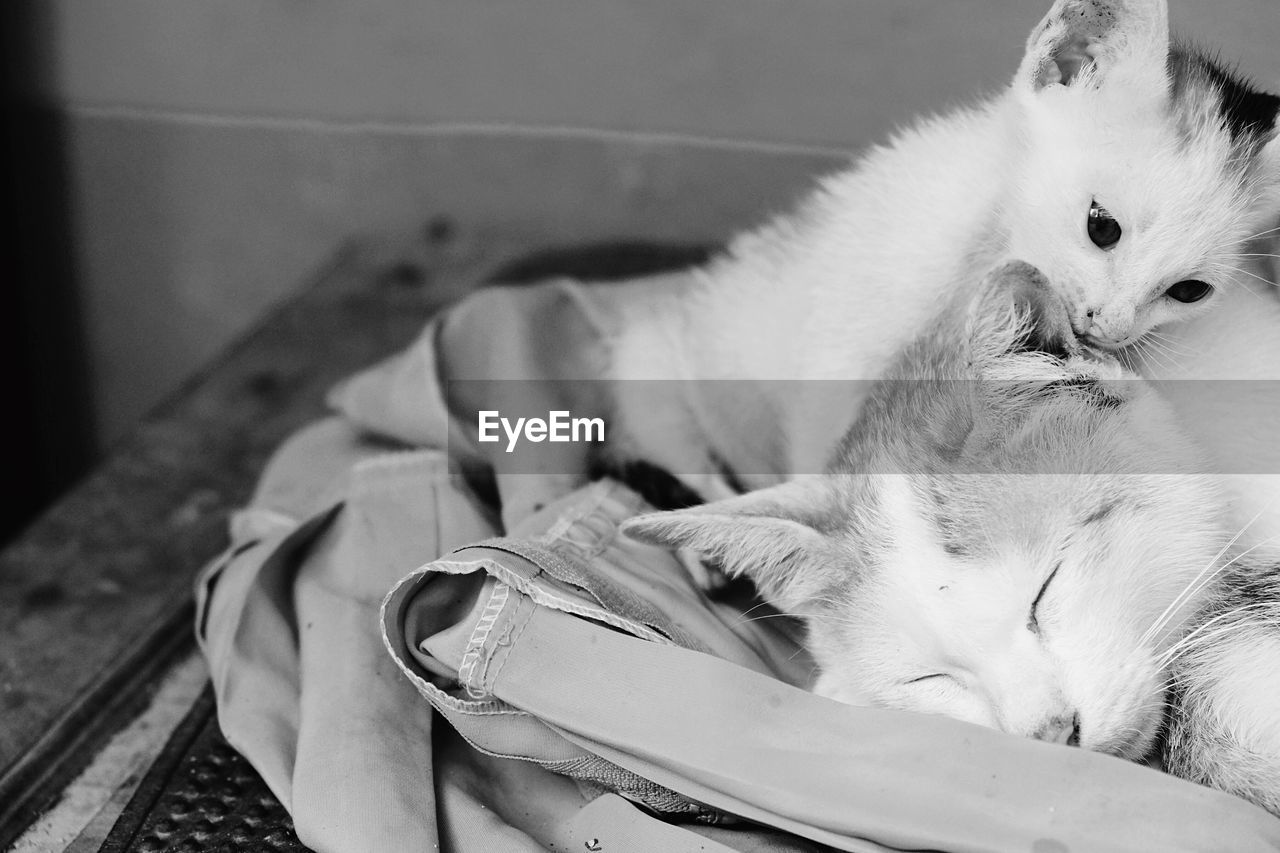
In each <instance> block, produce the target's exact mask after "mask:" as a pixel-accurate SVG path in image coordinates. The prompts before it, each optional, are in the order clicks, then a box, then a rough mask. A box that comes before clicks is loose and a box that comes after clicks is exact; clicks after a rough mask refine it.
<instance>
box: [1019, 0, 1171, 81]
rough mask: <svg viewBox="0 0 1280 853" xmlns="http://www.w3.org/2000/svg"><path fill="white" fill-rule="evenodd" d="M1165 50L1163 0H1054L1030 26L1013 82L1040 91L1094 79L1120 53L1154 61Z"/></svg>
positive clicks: (1166, 28)
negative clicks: (1025, 48) (1080, 80)
mask: <svg viewBox="0 0 1280 853" xmlns="http://www.w3.org/2000/svg"><path fill="white" fill-rule="evenodd" d="M1168 53H1169V7H1168V3H1167V0H1056V2H1054V4H1053V8H1052V9H1050V10H1049V14H1048V15H1046V16H1045V18H1044V20H1043V21H1041V22H1040V25H1039V26H1037V27H1036V28H1035V29H1034V30H1032V31H1031V37H1030V38H1029V39H1028V40H1027V52H1026V55H1025V56H1024V57H1023V59H1022V65H1021V67H1020V68H1019V69H1018V76H1017V78H1016V81H1015V85H1019V86H1023V87H1027V88H1030V89H1031V90H1033V91H1039V90H1041V89H1044V88H1046V87H1049V86H1058V85H1062V86H1070V85H1071V84H1072V83H1074V82H1075V81H1077V80H1078V79H1080V77H1081V75H1084V74H1088V75H1089V76H1092V77H1094V79H1098V75H1102V74H1105V72H1106V67H1107V65H1108V64H1109V63H1110V62H1112V61H1114V60H1115V59H1118V58H1120V57H1121V56H1138V57H1139V58H1142V59H1144V60H1147V61H1149V62H1151V63H1157V64H1158V65H1157V67H1158V69H1159V70H1160V73H1162V74H1163V73H1164V67H1165V62H1166V59H1167V56H1168Z"/></svg>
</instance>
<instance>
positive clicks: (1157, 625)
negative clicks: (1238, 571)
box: [1138, 510, 1265, 646]
mask: <svg viewBox="0 0 1280 853" xmlns="http://www.w3.org/2000/svg"><path fill="white" fill-rule="evenodd" d="M1262 512H1265V510H1263V511H1262ZM1262 512H1259V513H1258V514H1257V515H1255V516H1254V517H1253V518H1251V519H1249V521H1248V523H1247V524H1245V526H1244V527H1242V528H1240V530H1239V532H1237V533H1236V535H1235V536H1232V537H1231V539H1230V540H1228V542H1227V544H1225V545H1223V546H1222V549H1221V550H1220V551H1218V553H1216V554H1214V555H1213V559H1211V560H1210V561H1209V563H1208V565H1206V566H1205V567H1204V568H1203V569H1201V570H1200V571H1199V573H1197V574H1196V576H1195V577H1194V578H1192V579H1191V582H1190V583H1188V584H1187V586H1186V587H1184V588H1183V590H1182V592H1180V593H1178V595H1177V596H1176V597H1175V598H1174V600H1173V601H1172V602H1170V603H1169V606H1168V607H1166V608H1165V609H1164V612H1163V613H1161V614H1160V615H1159V616H1157V617H1156V618H1155V620H1154V621H1153V622H1152V623H1151V626H1150V627H1149V628H1147V630H1146V632H1145V633H1144V634H1143V635H1142V639H1141V640H1139V641H1138V643H1139V645H1144V646H1145V645H1146V644H1147V643H1149V642H1150V641H1151V640H1152V638H1154V637H1155V635H1156V632H1157V631H1160V630H1161V629H1163V628H1164V626H1165V624H1166V623H1167V622H1168V620H1169V619H1171V618H1173V614H1174V613H1176V612H1177V611H1178V610H1180V609H1181V608H1182V607H1183V605H1184V604H1185V601H1184V600H1183V599H1184V597H1185V596H1186V595H1187V592H1188V590H1189V589H1190V587H1191V586H1193V585H1194V584H1195V583H1196V582H1197V581H1198V580H1200V578H1201V577H1203V576H1204V574H1205V572H1207V571H1209V570H1210V569H1211V568H1213V565H1214V563H1216V562H1218V560H1220V559H1222V556H1223V555H1224V554H1226V553H1227V551H1229V550H1230V549H1231V546H1232V545H1235V544H1236V542H1238V541H1239V540H1240V537H1241V536H1243V535H1244V534H1245V531H1247V530H1248V529H1249V528H1250V527H1251V526H1253V524H1254V522H1256V521H1257V520H1258V519H1259V518H1262Z"/></svg>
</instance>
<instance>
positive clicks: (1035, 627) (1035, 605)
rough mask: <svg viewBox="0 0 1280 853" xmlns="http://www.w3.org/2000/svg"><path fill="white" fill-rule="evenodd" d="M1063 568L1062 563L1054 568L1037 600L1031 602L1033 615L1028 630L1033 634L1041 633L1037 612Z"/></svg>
mask: <svg viewBox="0 0 1280 853" xmlns="http://www.w3.org/2000/svg"><path fill="white" fill-rule="evenodd" d="M1060 568H1062V563H1058V565H1056V566H1054V567H1053V571H1051V572H1049V577H1047V578H1045V579H1044V583H1043V584H1041V586H1040V592H1038V593H1036V597H1035V600H1034V601H1032V602H1031V615H1030V616H1029V617H1028V618H1027V630H1028V631H1030V632H1031V633H1033V634H1039V633H1040V620H1039V618H1037V616H1036V611H1037V610H1038V609H1039V608H1040V601H1041V600H1042V599H1043V598H1044V594H1045V593H1046V592H1047V591H1048V590H1049V584H1051V583H1053V579H1054V578H1055V577H1057V575H1058V569H1060Z"/></svg>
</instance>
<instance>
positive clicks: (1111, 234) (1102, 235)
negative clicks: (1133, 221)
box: [1088, 201, 1124, 250]
mask: <svg viewBox="0 0 1280 853" xmlns="http://www.w3.org/2000/svg"><path fill="white" fill-rule="evenodd" d="M1088 231H1089V239H1090V240H1092V241H1093V245H1095V246H1097V247H1098V248H1099V249H1103V250H1106V249H1110V248H1112V247H1113V246H1115V244H1116V243H1119V242H1120V235H1121V234H1123V233H1124V230H1123V229H1122V228H1121V227H1120V223H1119V222H1117V221H1116V218H1115V217H1114V216H1112V215H1111V214H1110V213H1109V212H1108V211H1107V209H1106V208H1105V207H1103V206H1102V205H1100V204H1098V202H1097V201H1093V202H1090V204H1089V218H1088Z"/></svg>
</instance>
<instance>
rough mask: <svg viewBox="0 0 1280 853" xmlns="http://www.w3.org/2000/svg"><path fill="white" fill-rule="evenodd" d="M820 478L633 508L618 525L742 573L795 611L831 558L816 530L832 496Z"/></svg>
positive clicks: (831, 545) (832, 550)
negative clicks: (675, 505) (680, 505)
mask: <svg viewBox="0 0 1280 853" xmlns="http://www.w3.org/2000/svg"><path fill="white" fill-rule="evenodd" d="M827 480H828V478H825V477H809V478H804V479H801V480H797V481H793V482H790V483H784V484H783V485H781V486H774V487H772V488H768V489H761V490H759V491H755V492H748V493H747V494H745V495H740V496H738V497H734V498H730V499H728V500H723V501H716V502H714V503H709V504H703V505H702V506H696V507H693V508H691V509H682V510H676V511H674V512H655V513H650V514H648V515H640V516H637V517H635V518H632V519H628V520H627V521H626V522H624V523H623V524H622V526H621V528H620V529H621V531H622V533H624V534H625V535H627V536H630V537H631V538H633V539H638V540H640V541H642V542H649V543H651V544H654V545H663V546H666V547H668V548H672V549H674V548H689V549H691V550H693V551H695V552H697V553H698V554H700V555H702V556H703V557H705V558H707V559H708V560H710V561H712V562H714V563H716V564H717V565H718V566H720V567H721V568H722V569H723V570H724V571H725V572H726V573H727V574H729V575H732V576H737V575H739V574H745V575H747V576H748V577H750V578H751V579H752V580H754V581H755V582H756V586H757V587H758V588H759V589H760V593H761V595H763V596H764V598H765V599H766V600H767V601H769V602H770V603H772V604H773V605H774V606H775V607H777V608H779V609H780V610H783V611H787V612H798V611H801V610H802V609H803V608H804V606H805V603H806V602H807V601H808V600H810V599H811V598H812V596H813V595H814V594H816V593H817V592H818V591H819V589H818V588H819V587H820V583H819V580H820V577H821V575H822V574H823V572H822V568H823V567H825V566H829V565H831V564H832V563H833V561H835V560H836V559H838V550H837V546H836V543H835V540H834V539H833V538H832V536H831V535H830V534H828V533H824V532H822V531H821V530H819V529H818V525H820V524H821V522H822V519H823V518H824V517H828V516H830V515H831V513H832V510H833V509H834V503H835V500H836V498H835V494H836V493H835V490H834V489H833V488H832V486H831V484H830V483H829V482H827ZM802 569H803V570H802Z"/></svg>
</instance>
